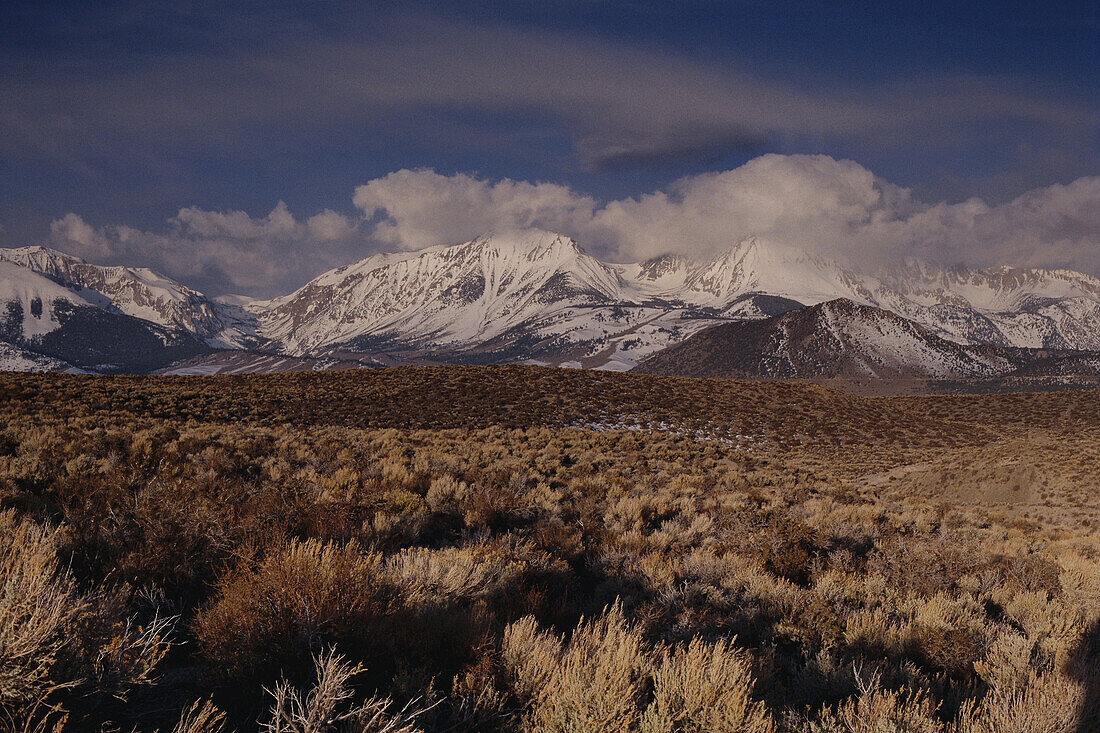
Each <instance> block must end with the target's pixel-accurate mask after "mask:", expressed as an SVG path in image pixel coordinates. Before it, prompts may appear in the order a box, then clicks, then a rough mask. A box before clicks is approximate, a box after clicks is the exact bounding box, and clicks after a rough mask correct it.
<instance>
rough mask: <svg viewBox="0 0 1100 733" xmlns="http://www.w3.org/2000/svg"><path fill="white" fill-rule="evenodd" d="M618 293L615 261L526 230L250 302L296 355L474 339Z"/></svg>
mask: <svg viewBox="0 0 1100 733" xmlns="http://www.w3.org/2000/svg"><path fill="white" fill-rule="evenodd" d="M620 298H621V282H620V277H619V274H618V273H617V272H616V271H615V270H614V269H613V268H611V267H609V266H608V265H605V264H604V263H602V262H600V261H599V260H597V259H595V258H593V257H591V256H589V255H587V254H585V253H584V252H583V251H582V250H581V249H580V247H578V246H577V244H576V242H574V241H573V240H572V239H570V238H569V237H566V236H564V235H561V234H557V233H554V232H546V231H541V230H532V231H523V232H507V233H502V234H497V235H489V236H482V237H478V238H476V239H473V240H471V241H469V242H464V243H462V244H457V245H453V246H449V247H435V248H432V249H428V250H423V251H420V252H415V253H408V254H401V255H376V256H374V257H369V258H367V259H365V260H362V261H361V262H358V263H356V264H354V265H350V266H347V267H341V268H337V269H335V270H331V271H329V272H327V273H325V274H323V275H321V276H320V277H317V278H316V279H314V280H312V281H311V282H309V283H307V284H306V285H305V286H304V287H302V288H300V289H299V290H297V291H296V292H294V293H292V294H291V295H289V296H286V297H284V298H279V299H276V300H274V301H270V302H269V303H267V304H263V305H259V304H258V305H257V306H256V307H257V308H260V307H262V308H264V311H263V312H262V313H261V316H260V318H261V321H260V322H261V332H262V333H264V334H265V335H267V336H269V337H271V338H274V339H278V340H280V341H281V342H283V343H284V344H285V345H286V347H287V350H288V351H289V352H290V353H295V354H301V353H307V352H308V351H310V350H314V349H317V348H321V347H326V346H331V345H335V344H339V343H343V342H347V341H350V340H352V339H357V338H363V337H374V338H382V337H388V338H400V339H402V340H405V341H409V342H418V341H420V342H425V343H427V342H431V343H433V344H446V345H459V344H471V343H475V342H480V341H485V340H488V339H492V338H494V337H496V336H498V335H500V334H502V333H503V332H504V331H506V330H508V329H510V328H513V327H516V326H518V325H520V324H522V323H524V322H525V321H528V320H530V319H532V318H538V317H542V316H545V315H546V314H547V313H548V312H551V311H554V310H557V309H560V308H562V307H564V306H566V305H577V304H596V303H603V302H612V301H617V300H618V299H620Z"/></svg>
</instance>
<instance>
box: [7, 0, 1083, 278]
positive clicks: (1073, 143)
mask: <svg viewBox="0 0 1100 733" xmlns="http://www.w3.org/2000/svg"><path fill="white" fill-rule="evenodd" d="M0 12H2V14H3V22H0V246H20V245H25V244H47V245H49V246H54V247H57V248H58V249H62V250H65V251H69V252H72V253H74V254H78V255H80V256H83V257H85V258H86V259H89V260H90V261H95V262H102V263H105V264H127V265H144V266H151V267H154V268H155V269H158V270H161V271H163V272H165V273H166V274H168V275H170V276H172V277H175V278H177V279H180V280H182V281H184V282H186V283H187V284H190V285H192V286H194V287H198V288H200V289H202V290H205V291H207V292H210V293H211V294H220V293H228V292H239V293H244V294H247V295H252V296H263V297H266V296H272V295H276V294H280V293H285V292H287V291H288V290H290V289H292V288H294V287H297V286H299V285H301V284H303V283H304V282H305V280H306V279H308V278H309V277H312V276H314V275H317V274H319V273H320V272H322V271H324V270H326V269H328V268H330V267H334V266H338V265H341V264H346V263H347V262H351V261H354V260H357V259H360V258H362V257H365V256H368V255H369V254H372V253H374V252H378V251H388V250H412V249H418V248H420V247H424V246H430V245H433V244H443V243H453V242H458V241H462V240H463V239H468V238H470V237H471V236H474V235H476V234H480V233H483V232H485V231H488V230H493V229H500V228H510V227H518V226H542V227H545V228H552V229H556V230H560V231H564V232H566V233H568V234H570V235H572V236H574V237H576V238H577V239H578V241H580V243H581V244H582V246H584V247H585V248H586V249H588V250H589V251H591V252H593V253H594V254H597V255H598V256H601V257H604V258H607V259H615V260H620V261H623V260H626V259H638V258H641V257H646V256H652V255H655V254H661V253H664V252H669V251H675V252H684V253H687V254H691V255H694V256H706V255H707V254H709V253H713V252H714V251H717V250H720V249H721V248H722V247H723V246H728V245H729V244H731V243H732V242H731V241H730V240H731V239H732V238H734V237H739V236H752V235H757V236H767V237H770V238H773V239H775V240H776V241H778V242H780V243H783V244H788V245H790V246H796V247H801V248H804V249H807V250H812V251H816V252H820V253H822V254H827V255H829V256H835V257H838V258H840V259H848V260H858V261H866V260H867V259H868V258H870V259H874V260H877V261H882V262H887V263H888V262H891V261H893V260H896V259H899V258H903V257H908V256H921V257H928V258H934V259H940V260H944V261H948V262H952V263H953V262H960V263H966V264H975V265H987V264H1001V263H1003V264H1013V265H1035V266H1046V267H1069V268H1073V269H1080V270H1084V271H1088V272H1092V273H1093V274H1097V275H1100V73H1098V72H1097V69H1100V11H1098V9H1097V4H1096V3H1085V2H1080V3H1068V2H1062V3H1060V2H1050V3H1043V4H1040V3H1022V2H1021V3H1015V2H999V3H982V2H971V3H959V2H926V3H887V2H843V1H838V2H829V3H806V2H786V0H770V1H769V0H746V1H744V2H738V1H736V0H732V1H727V2H713V3H712V2H701V1H697V0H681V1H680V2H668V3H647V2H630V1H618V2H616V1H613V0H562V1H561V2H553V3H548V2H526V1H525V0H514V1H512V2H477V3H475V2H466V1H464V0H450V1H449V2H426V1H421V0H403V1H402V2H375V3H365V2H336V1H333V2H324V1H320V2H312V3H283V2H279V1H278V0H271V1H269V2H255V3H251V2H245V3H233V2H202V1H201V0H200V1H199V2H191V3H178V2H175V3H159V2H142V3H133V2H110V1H109V0H108V1H107V2H52V3H51V2H41V0H39V1H37V2H24V0H7V1H6V2H5V3H4V9H3V11H0Z"/></svg>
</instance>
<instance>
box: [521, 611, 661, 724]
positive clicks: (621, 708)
mask: <svg viewBox="0 0 1100 733" xmlns="http://www.w3.org/2000/svg"><path fill="white" fill-rule="evenodd" d="M509 639H510V640H511V643H512V644H515V643H516V642H522V641H523V640H524V639H528V640H534V641H535V644H534V647H533V650H534V653H535V655H536V656H535V658H534V659H528V658H527V656H526V655H525V654H524V652H523V650H521V649H517V648H515V647H514V646H513V647H512V648H509V643H508V640H509ZM553 646H554V645H553V643H552V641H551V640H548V639H547V638H545V637H541V636H539V632H537V631H533V630H532V629H531V627H530V624H529V623H528V624H527V625H526V627H525V628H524V629H523V630H522V631H520V632H518V633H513V634H512V635H511V636H510V637H508V636H506V645H505V661H506V663H508V662H509V661H513V660H516V659H517V658H518V659H519V660H520V664H519V665H517V666H513V667H512V669H511V672H512V674H513V675H514V676H515V677H517V678H518V679H519V689H520V690H523V691H528V690H533V691H534V698H533V709H532V711H531V713H530V715H529V716H528V718H527V720H526V725H525V729H526V730H529V731H532V732H536V731H537V732H539V733H543V732H545V733H550V731H556V732H560V731H569V732H571V733H597V732H599V731H610V730H624V731H625V730H634V729H636V728H637V726H638V724H639V722H640V718H641V716H640V703H641V695H642V692H643V685H644V682H645V679H646V674H647V672H648V671H649V667H650V655H649V652H648V650H647V649H646V648H645V645H644V643H643V641H642V638H641V635H640V634H639V633H638V632H637V631H636V630H635V629H634V628H633V627H632V626H630V625H629V624H628V623H627V621H626V619H625V618H624V617H623V612H622V607H621V606H620V605H619V604H615V605H613V606H611V607H610V608H608V609H605V611H604V613H603V614H602V615H601V616H600V617H599V618H597V619H595V620H592V621H583V620H582V622H581V624H580V625H579V626H578V627H577V630H576V631H575V632H574V633H573V638H572V639H571V640H570V641H569V644H568V645H567V646H566V647H565V649H564V650H563V651H562V653H561V657H560V660H559V661H558V662H557V664H553V662H552V660H553V658H554V655H553ZM513 663H514V662H513ZM547 670H549V674H547Z"/></svg>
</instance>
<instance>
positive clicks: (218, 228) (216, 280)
mask: <svg viewBox="0 0 1100 733" xmlns="http://www.w3.org/2000/svg"><path fill="white" fill-rule="evenodd" d="M49 243H50V244H51V245H52V246H55V247H57V248H59V249H62V250H64V251H67V252H70V253H72V254H75V255H77V256H79V257H83V258H85V259H87V260H89V261H92V262H97V263H119V264H140V265H143V266H148V267H152V268H153V269H156V270H158V271H160V272H163V273H165V274H168V275H170V276H171V277H174V278H177V279H179V280H182V281H184V282H186V283H188V284H191V285H193V286H195V287H198V288H199V289H201V290H205V291H209V292H211V293H212V294H223V293H227V292H236V293H243V294H247V295H253V296H269V295H276V294H282V293H285V292H289V291H290V290H292V289H293V288H295V287H297V286H298V285H301V284H302V278H303V275H305V276H306V277H308V276H312V275H316V274H318V273H320V272H322V271H324V270H325V269H328V268H331V267H335V266H337V265H341V264H346V263H347V262H348V261H349V260H351V259H355V257H356V255H357V253H358V252H360V251H361V250H362V247H363V241H362V236H361V232H360V230H359V222H358V221H357V220H354V219H350V218H348V217H345V216H344V215H342V214H339V213H337V212H335V211H331V210H325V211H323V212H321V213H319V214H316V215H314V216H312V217H310V218H308V219H306V220H304V221H301V220H298V219H296V218H295V217H294V215H293V214H291V212H290V211H289V210H288V209H287V206H286V204H284V203H283V202H281V201H280V202H279V203H278V204H277V205H276V206H275V208H274V209H272V210H271V212H270V213H269V214H267V215H266V216H261V217H252V216H250V215H249V214H247V213H245V212H243V211H206V210H203V209H198V208H193V207H189V208H184V209H180V211H179V213H178V214H177V215H176V216H175V217H174V218H173V219H172V220H171V221H170V222H169V226H168V230H167V231H166V232H149V231H142V230H139V229H135V228H133V227H128V226H121V225H114V226H105V227H94V226H92V225H91V224H89V223H87V222H86V221H85V220H84V219H83V218H81V217H80V216H78V215H77V214H74V213H70V214H67V215H66V216H64V217H62V218H60V219H58V220H56V221H54V222H53V224H52V225H51V227H50V242H49Z"/></svg>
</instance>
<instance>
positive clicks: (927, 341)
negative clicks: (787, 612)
mask: <svg viewBox="0 0 1100 733" xmlns="http://www.w3.org/2000/svg"><path fill="white" fill-rule="evenodd" d="M1011 368H1012V364H1011V363H1010V362H1009V360H1008V359H1007V358H1005V357H1004V356H1001V355H997V354H991V353H987V351H986V350H982V349H976V348H973V347H967V346H962V345H960V344H956V343H954V342H951V341H948V340H946V339H944V338H941V337H940V336H937V335H936V334H934V333H932V332H930V331H928V330H927V329H924V328H922V327H920V326H918V325H916V324H914V323H912V322H911V321H908V320H906V319H904V318H901V317H899V316H897V315H895V314H894V313H891V312H889V311H886V310H882V309H880V308H875V307H872V306H867V305H862V304H859V303H854V302H852V301H850V300H844V299H840V300H831V301H826V302H824V303H820V304H818V305H815V306H809V307H806V308H802V309H799V310H797V311H791V312H788V313H785V314H783V315H779V316H774V317H771V318H767V319H765V320H757V321H742V322H738V323H728V324H724V325H721V326H716V327H714V328H711V329H707V330H706V331H703V332H701V333H698V334H696V335H695V336H692V337H691V338H689V339H687V340H686V341H684V342H683V343H680V344H676V345H673V346H670V347H668V348H667V349H665V350H663V351H661V352H659V353H657V354H655V355H654V356H652V357H650V358H648V359H646V360H645V361H643V362H642V363H641V364H640V365H639V366H638V367H637V368H636V371H639V372H643V373H648V374H665V375H674V376H692V377H748V378H753V377H781V378H812V377H868V378H876V379H898V378H906V377H924V378H935V379H958V378H973V377H989V376H995V375H998V374H1003V373H1006V372H1008V371H1009V370H1011Z"/></svg>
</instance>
